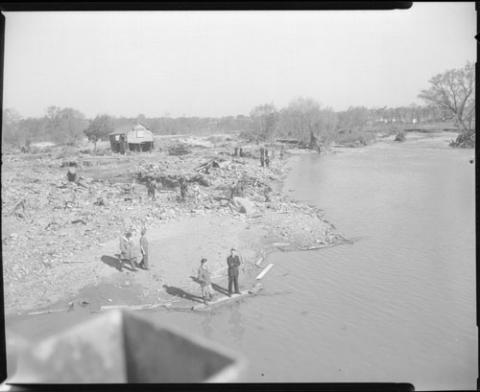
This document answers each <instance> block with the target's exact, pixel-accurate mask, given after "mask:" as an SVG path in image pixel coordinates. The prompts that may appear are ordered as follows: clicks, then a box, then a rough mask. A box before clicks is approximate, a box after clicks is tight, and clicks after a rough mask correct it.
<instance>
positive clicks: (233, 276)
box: [227, 248, 241, 296]
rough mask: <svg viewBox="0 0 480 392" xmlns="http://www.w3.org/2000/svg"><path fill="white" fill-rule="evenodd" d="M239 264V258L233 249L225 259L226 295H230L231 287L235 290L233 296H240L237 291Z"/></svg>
mask: <svg viewBox="0 0 480 392" xmlns="http://www.w3.org/2000/svg"><path fill="white" fill-rule="evenodd" d="M240 264H241V260H240V256H239V255H238V254H237V251H236V250H235V248H232V249H230V256H228V257H227V265H228V295H229V296H231V295H232V286H234V288H235V294H240V291H239V290H238V275H239V273H240V271H239V267H240Z"/></svg>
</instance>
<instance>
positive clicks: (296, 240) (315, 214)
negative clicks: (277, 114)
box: [2, 141, 345, 316]
mask: <svg viewBox="0 0 480 392" xmlns="http://www.w3.org/2000/svg"><path fill="white" fill-rule="evenodd" d="M235 143H237V141H227V142H225V143H223V144H221V145H220V146H218V145H214V146H211V147H208V148H205V147H197V148H195V147H194V146H190V147H191V149H192V152H191V153H190V154H189V155H186V156H182V157H171V156H167V155H166V154H165V153H164V152H155V153H152V154H149V155H147V154H143V155H142V154H136V155H131V156H126V157H118V156H108V155H107V156H101V155H99V156H95V155H92V154H84V155H80V154H76V155H74V154H72V155H64V156H55V153H53V154H50V155H47V156H45V155H37V156H33V155H34V154H31V155H28V154H25V155H24V156H22V155H13V156H6V157H4V166H3V168H2V170H3V173H2V174H3V175H4V176H3V178H4V181H3V182H2V199H3V201H4V207H5V206H7V208H4V209H3V211H4V212H2V214H3V217H2V226H3V227H2V229H3V230H2V232H3V235H2V236H3V238H2V241H3V249H4V250H3V257H4V259H3V260H4V262H3V266H4V282H5V284H4V291H5V313H6V315H7V316H9V315H14V314H16V315H20V314H31V313H34V314H38V313H42V312H55V311H74V310H76V309H85V310H88V311H92V312H96V311H99V310H100V309H102V307H103V308H105V307H109V306H110V307H111V306H116V305H119V306H120V305H132V306H139V305H148V304H151V305H153V304H156V305H159V304H164V305H166V306H167V307H168V306H171V305H173V304H176V305H182V306H183V305H185V306H187V307H188V306H191V305H192V304H195V303H196V302H197V301H198V300H200V299H199V297H198V296H199V291H200V290H199V287H198V284H197V283H196V282H195V281H194V280H193V279H192V278H191V276H194V275H195V273H196V268H197V267H198V262H199V260H200V258H201V257H207V258H208V259H209V267H210V270H211V271H213V282H214V283H215V284H216V285H218V287H219V288H221V289H224V288H225V287H226V281H227V278H226V268H225V259H226V257H227V255H228V251H229V249H230V247H232V246H234V247H236V248H237V249H239V251H240V253H241V255H242V256H243V258H244V261H245V264H244V266H243V270H242V272H241V274H242V276H241V281H240V283H241V289H249V288H250V287H252V286H253V285H254V281H255V276H256V275H257V274H258V273H259V272H260V271H261V270H262V268H264V267H265V266H266V263H265V262H264V263H263V264H259V263H258V261H259V259H260V258H263V259H265V258H266V256H268V254H269V253H271V252H274V251H290V250H302V249H314V248H315V249H316V248H321V247H326V246H331V245H332V244H336V243H341V242H344V241H345V239H344V238H343V236H342V235H341V234H339V233H337V232H336V230H335V229H334V227H333V226H332V225H331V224H330V223H329V222H328V221H326V220H325V218H324V216H323V212H322V211H321V210H319V209H317V208H315V207H313V206H308V205H305V204H303V203H299V202H296V201H293V200H291V199H290V198H289V197H288V195H285V194H284V192H283V182H284V180H285V178H286V177H287V175H288V172H289V170H290V169H291V167H292V165H294V164H295V160H297V159H299V154H300V153H302V151H295V150H290V151H288V152H287V156H286V157H285V159H275V158H274V159H273V160H272V164H271V167H270V168H268V169H267V168H260V165H259V163H258V160H257V159H256V157H255V155H254V153H255V147H253V148H252V151H253V153H252V154H251V156H250V157H248V158H240V159H239V158H237V157H232V156H231V154H230V151H232V150H233V146H234V145H235ZM5 158H6V159H5ZM212 159H214V160H216V161H217V162H219V163H220V165H219V167H218V168H216V169H212V170H210V172H209V173H207V174H203V178H202V180H204V181H205V183H207V184H208V186H200V187H199V188H200V196H199V197H198V198H197V200H194V199H195V198H194V197H193V196H192V195H189V196H188V197H187V200H185V201H180V200H178V189H177V188H175V187H173V188H168V187H165V186H160V187H159V189H158V190H157V200H156V201H152V200H149V199H148V198H147V197H146V196H147V195H146V187H145V186H144V185H143V184H141V183H138V181H135V176H138V172H139V171H142V172H143V175H144V176H145V174H147V175H152V176H154V175H158V173H161V174H162V176H166V175H169V176H171V177H172V176H173V175H178V173H180V174H181V175H184V176H186V178H198V177H194V175H195V176H197V175H198V172H197V171H196V168H197V167H198V166H199V165H201V164H203V163H205V162H208V161H210V160H212ZM72 160H74V161H76V162H79V170H78V172H79V174H80V181H79V184H74V183H68V182H67V181H66V180H65V178H64V176H65V173H66V170H65V167H64V162H67V161H72ZM86 162H87V163H86ZM20 173H23V174H22V175H21V176H20ZM40 173H42V174H43V175H41V176H40V175H39V174H40ZM169 173H173V175H172V174H169ZM189 176H190V177H189ZM106 177H107V178H106ZM116 177H118V179H120V178H121V180H118V181H114V180H112V179H115V178H116ZM238 178H241V179H245V181H244V182H245V184H246V185H245V189H244V194H243V195H242V197H240V198H238V201H239V203H245V205H238V204H237V202H234V203H232V202H228V201H227V200H228V192H229V189H228V185H230V184H234V183H235V181H236V180H238ZM125 179H127V180H128V181H129V182H125ZM132 179H133V180H132ZM262 187H263V188H262ZM265 189H268V192H269V193H268V198H267V197H265ZM18 197H24V199H25V200H26V203H25V204H26V208H25V209H24V210H22V211H20V214H19V215H18V214H16V212H15V213H13V214H12V213H11V211H12V207H11V206H13V205H14V204H15V201H14V200H18ZM100 200H102V202H103V205H102V203H100V202H99V201H100ZM245 200H246V201H245ZM97 204H100V205H97ZM36 206H38V207H36ZM8 207H10V208H8ZM9 211H10V213H9ZM143 224H145V225H146V226H147V227H148V238H149V241H150V248H151V249H150V253H151V256H150V257H151V260H152V261H151V269H150V271H144V270H141V269H138V270H137V271H135V272H134V271H129V270H127V269H126V268H123V269H122V270H121V271H120V269H119V265H117V262H116V259H115V254H116V253H117V252H118V250H117V248H118V235H119V234H120V232H121V231H122V230H124V229H125V228H126V227H131V228H133V229H134V230H135V232H134V237H135V240H137V239H138V235H139V229H140V226H141V225H143ZM257 264H258V265H257ZM217 294H218V295H223V294H222V291H221V290H219V292H218V293H217Z"/></svg>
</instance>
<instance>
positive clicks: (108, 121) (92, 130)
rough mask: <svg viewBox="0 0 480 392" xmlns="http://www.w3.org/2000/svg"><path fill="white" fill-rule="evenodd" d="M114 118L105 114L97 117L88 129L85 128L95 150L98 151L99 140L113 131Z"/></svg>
mask: <svg viewBox="0 0 480 392" xmlns="http://www.w3.org/2000/svg"><path fill="white" fill-rule="evenodd" d="M113 128H114V127H113V120H112V118H111V117H110V116H108V115H106V114H103V115H101V116H97V117H95V118H94V119H93V120H92V122H91V123H90V125H89V126H88V128H87V129H85V130H84V133H85V135H87V137H88V140H89V141H91V142H92V143H93V145H94V150H95V152H97V142H98V141H99V140H102V139H104V138H105V137H107V135H108V134H109V133H111V132H113Z"/></svg>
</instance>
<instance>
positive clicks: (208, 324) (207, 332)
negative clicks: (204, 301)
mask: <svg viewBox="0 0 480 392" xmlns="http://www.w3.org/2000/svg"><path fill="white" fill-rule="evenodd" d="M212 317H213V315H212V313H211V312H206V314H205V315H204V317H202V321H201V327H202V331H203V335H204V336H205V337H206V338H208V339H211V338H212V332H213V328H212Z"/></svg>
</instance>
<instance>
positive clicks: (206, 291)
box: [197, 248, 243, 302]
mask: <svg viewBox="0 0 480 392" xmlns="http://www.w3.org/2000/svg"><path fill="white" fill-rule="evenodd" d="M242 262H243V261H242V257H241V256H240V255H239V254H237V251H236V249H235V248H232V249H230V255H229V256H228V257H227V269H228V296H229V297H230V296H231V295H232V289H234V290H235V291H233V293H235V294H240V290H239V286H238V276H239V275H240V265H241V264H242ZM197 279H198V281H199V282H200V288H201V290H202V297H203V300H204V301H205V302H208V301H211V300H212V298H213V293H212V281H211V273H210V270H209V269H208V267H207V259H206V258H202V260H201V261H200V267H199V268H198V274H197Z"/></svg>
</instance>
